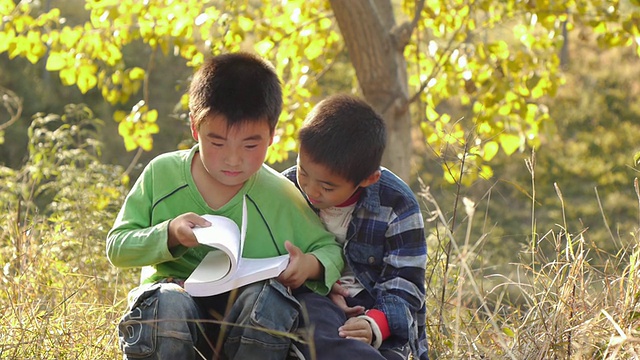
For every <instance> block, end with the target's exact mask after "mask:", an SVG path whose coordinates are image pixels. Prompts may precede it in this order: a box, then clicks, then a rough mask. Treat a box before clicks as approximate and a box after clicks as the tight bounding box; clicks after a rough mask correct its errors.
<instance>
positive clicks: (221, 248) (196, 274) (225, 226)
mask: <svg viewBox="0 0 640 360" xmlns="http://www.w3.org/2000/svg"><path fill="white" fill-rule="evenodd" d="M202 217H203V218H205V219H207V220H208V221H209V222H210V223H211V226H208V227H196V228H194V229H193V233H194V235H195V236H196V239H198V242H199V243H200V244H203V245H207V246H210V247H212V248H213V250H212V251H210V252H209V253H208V254H207V255H205V257H204V258H203V259H202V261H201V262H200V264H199V265H198V266H197V267H196V269H195V270H194V271H193V273H191V275H190V276H189V278H187V280H186V281H185V283H184V289H185V290H186V291H187V292H188V293H189V294H190V295H191V296H212V295H218V294H221V293H224V292H227V291H231V290H233V289H236V288H239V287H241V286H244V285H248V284H251V283H254V282H258V281H262V280H266V279H270V278H275V277H277V276H278V275H280V273H281V272H282V271H284V269H285V268H286V267H287V265H288V264H289V255H288V254H286V255H280V256H277V257H271V258H264V259H249V258H243V257H242V249H243V246H244V239H245V234H246V232H247V200H246V198H245V199H243V202H242V225H241V229H238V226H237V225H236V223H235V222H234V221H233V220H231V219H229V218H227V217H224V216H218V215H203V216H202Z"/></svg>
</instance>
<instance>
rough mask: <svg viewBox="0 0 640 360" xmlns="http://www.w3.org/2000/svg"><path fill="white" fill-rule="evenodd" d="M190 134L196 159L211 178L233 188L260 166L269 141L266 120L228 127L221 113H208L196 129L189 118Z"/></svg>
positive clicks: (269, 143)
mask: <svg viewBox="0 0 640 360" xmlns="http://www.w3.org/2000/svg"><path fill="white" fill-rule="evenodd" d="M191 135H192V136H193V138H194V139H195V140H196V141H197V142H198V144H199V146H200V160H201V162H202V165H203V166H204V168H205V170H206V172H207V173H208V174H209V175H210V176H211V179H212V180H213V181H214V182H216V183H218V185H222V186H224V187H232V188H234V189H236V190H237V189H239V188H240V187H242V185H243V184H244V183H245V182H246V181H247V180H248V179H249V178H250V177H251V176H252V175H253V174H255V173H256V172H257V171H258V170H259V169H260V167H261V166H262V163H263V162H264V159H265V156H266V154H267V149H268V148H269V146H270V145H271V143H272V142H273V136H272V135H271V132H270V129H269V124H268V122H267V120H264V121H251V122H246V123H242V124H239V125H237V126H233V127H231V128H228V127H227V120H226V118H225V117H224V116H222V115H210V116H209V117H208V119H206V120H205V121H203V122H202V123H201V125H200V129H196V128H195V126H194V125H193V121H192V122H191Z"/></svg>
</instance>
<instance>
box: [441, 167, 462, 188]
mask: <svg viewBox="0 0 640 360" xmlns="http://www.w3.org/2000/svg"><path fill="white" fill-rule="evenodd" d="M442 168H443V169H444V180H445V181H446V182H447V183H449V184H455V183H457V182H458V180H459V179H460V171H459V170H458V169H455V168H447V167H445V166H444V165H443V166H442Z"/></svg>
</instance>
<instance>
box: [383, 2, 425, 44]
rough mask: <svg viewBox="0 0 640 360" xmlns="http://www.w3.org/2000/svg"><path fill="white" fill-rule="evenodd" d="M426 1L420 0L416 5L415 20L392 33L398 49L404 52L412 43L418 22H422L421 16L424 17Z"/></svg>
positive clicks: (396, 28)
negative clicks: (412, 36)
mask: <svg viewBox="0 0 640 360" xmlns="http://www.w3.org/2000/svg"><path fill="white" fill-rule="evenodd" d="M424 2H425V0H419V1H418V2H417V3H416V12H415V14H413V19H412V20H411V22H408V21H407V22H405V23H403V24H400V25H398V26H396V27H395V28H394V29H393V30H392V31H391V37H392V38H393V39H394V41H395V44H396V49H398V50H402V49H404V47H405V46H407V44H409V42H410V41H411V34H412V33H413V31H414V30H415V28H416V27H417V26H418V21H420V16H421V15H422V9H423V8H424Z"/></svg>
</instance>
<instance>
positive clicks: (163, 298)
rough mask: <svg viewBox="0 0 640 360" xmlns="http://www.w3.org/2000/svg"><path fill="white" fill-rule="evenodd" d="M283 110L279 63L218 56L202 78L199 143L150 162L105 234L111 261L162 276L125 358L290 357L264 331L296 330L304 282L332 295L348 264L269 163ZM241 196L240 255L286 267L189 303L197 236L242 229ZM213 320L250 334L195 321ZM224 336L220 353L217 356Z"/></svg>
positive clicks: (281, 340)
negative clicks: (215, 221) (284, 258)
mask: <svg viewBox="0 0 640 360" xmlns="http://www.w3.org/2000/svg"><path fill="white" fill-rule="evenodd" d="M281 109H282V90H281V87H280V81H279V79H278V77H277V75H276V73H275V71H274V69H273V67H272V66H271V65H270V64H268V63H266V62H265V61H263V60H262V59H259V58H257V57H255V56H253V55H250V54H246V53H238V54H226V55H220V56H217V57H214V58H212V59H210V60H209V61H208V62H206V63H205V64H204V65H203V66H202V67H201V68H200V69H199V70H198V71H197V72H196V74H195V75H194V78H193V81H192V83H191V86H190V89H189V111H190V124H191V133H192V136H193V138H194V139H195V140H196V141H197V142H198V145H197V146H195V147H193V148H192V149H191V150H186V151H176V152H172V153H168V154H164V155H160V156H158V157H157V158H155V159H153V160H152V161H151V162H150V163H149V164H148V165H147V167H146V168H145V169H144V171H143V173H142V174H141V175H140V177H139V178H138V180H137V181H136V183H135V184H134V185H133V188H132V189H131V191H130V193H129V194H128V195H127V198H126V199H125V202H124V204H123V206H122V209H121V210H120V213H119V214H118V217H117V219H116V221H115V224H114V226H113V228H112V229H111V230H110V231H109V234H108V236H107V256H108V258H109V261H111V263H112V264H113V265H115V266H118V267H142V266H152V267H153V268H154V270H155V272H154V273H153V274H151V275H150V276H148V277H147V278H146V279H143V281H142V285H141V286H140V287H138V288H136V289H134V290H132V291H131V293H130V295H129V305H130V311H129V313H127V314H126V315H125V316H124V317H123V319H122V320H121V322H120V324H119V332H120V345H121V347H122V350H123V352H124V354H125V358H144V359H157V358H163V359H193V358H195V357H196V355H198V358H200V357H199V356H201V355H204V356H205V357H206V358H211V355H215V356H216V357H221V358H238V359H240V358H242V359H253V358H261V359H284V358H285V357H286V356H287V353H288V351H289V346H290V340H289V339H288V338H285V337H280V336H276V335H272V333H269V332H266V331H263V330H261V329H259V328H264V329H268V330H276V331H283V332H291V331H294V330H295V329H296V327H297V323H298V311H299V304H298V303H297V301H296V300H295V298H293V297H292V296H291V295H290V291H289V288H294V289H295V288H298V287H300V286H302V285H303V284H304V285H305V286H306V287H308V288H310V289H312V290H313V291H315V292H316V293H318V294H327V293H328V292H329V290H330V289H331V286H332V284H333V283H334V282H335V281H336V280H337V279H338V277H339V275H340V271H341V269H342V266H343V262H342V258H341V249H340V247H339V245H338V244H337V243H336V242H335V238H334V236H333V235H331V234H330V233H328V232H327V231H325V230H324V228H323V226H322V224H321V222H320V221H319V220H318V218H317V216H315V214H314V213H313V211H311V210H310V209H309V207H308V206H307V204H306V202H305V200H304V198H303V197H302V196H301V195H300V193H299V192H298V190H297V189H296V188H295V186H293V184H291V183H290V182H289V181H288V180H286V179H285V178H284V177H283V176H282V175H280V174H278V173H277V172H275V171H273V170H272V169H270V168H269V167H267V166H266V165H264V164H263V162H264V159H265V155H266V152H267V149H268V147H269V146H270V145H271V143H272V142H273V136H274V130H275V127H276V124H277V121H278V117H279V115H280V112H281ZM244 197H246V199H247V219H248V222H249V223H248V224H247V233H246V240H245V245H244V251H243V256H244V257H248V258H264V257H271V256H277V255H282V254H286V253H289V255H290V260H289V265H288V267H287V268H286V269H285V270H284V272H283V273H282V274H281V275H280V276H279V277H278V279H277V281H276V280H269V281H265V282H259V283H254V284H251V285H248V286H246V287H243V288H241V289H239V290H238V292H237V297H233V298H229V293H226V294H222V295H217V296H212V297H207V298H194V297H191V296H189V294H187V293H186V292H185V291H184V290H183V288H182V287H181V285H182V284H183V282H184V279H186V278H187V277H188V276H189V275H190V274H191V272H192V271H193V270H194V269H195V267H196V266H197V265H198V264H199V262H200V261H201V260H202V258H203V257H204V256H205V254H206V253H207V252H208V251H209V249H208V248H206V247H204V246H202V245H200V244H199V243H198V242H197V240H196V238H195V236H194V234H193V228H194V227H196V226H210V224H209V223H208V222H207V221H205V220H204V219H203V218H202V217H200V216H199V215H202V214H214V215H222V216H226V217H228V218H230V219H232V220H234V221H235V222H236V223H237V224H238V225H240V224H241V216H242V200H243V198H244ZM227 303H229V304H230V309H227V308H226V307H227ZM213 313H220V314H225V315H224V321H225V322H228V323H234V324H239V325H244V326H232V327H230V329H227V330H221V329H220V327H219V326H216V325H215V324H214V325H212V323H211V322H210V321H209V322H207V321H204V322H202V321H199V320H211V319H212V315H211V314H213ZM218 320H222V319H220V318H218ZM218 335H219V336H222V340H223V345H224V348H223V350H222V353H215V354H211V352H212V351H213V350H214V349H212V343H215V342H216V341H217V336H218Z"/></svg>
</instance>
